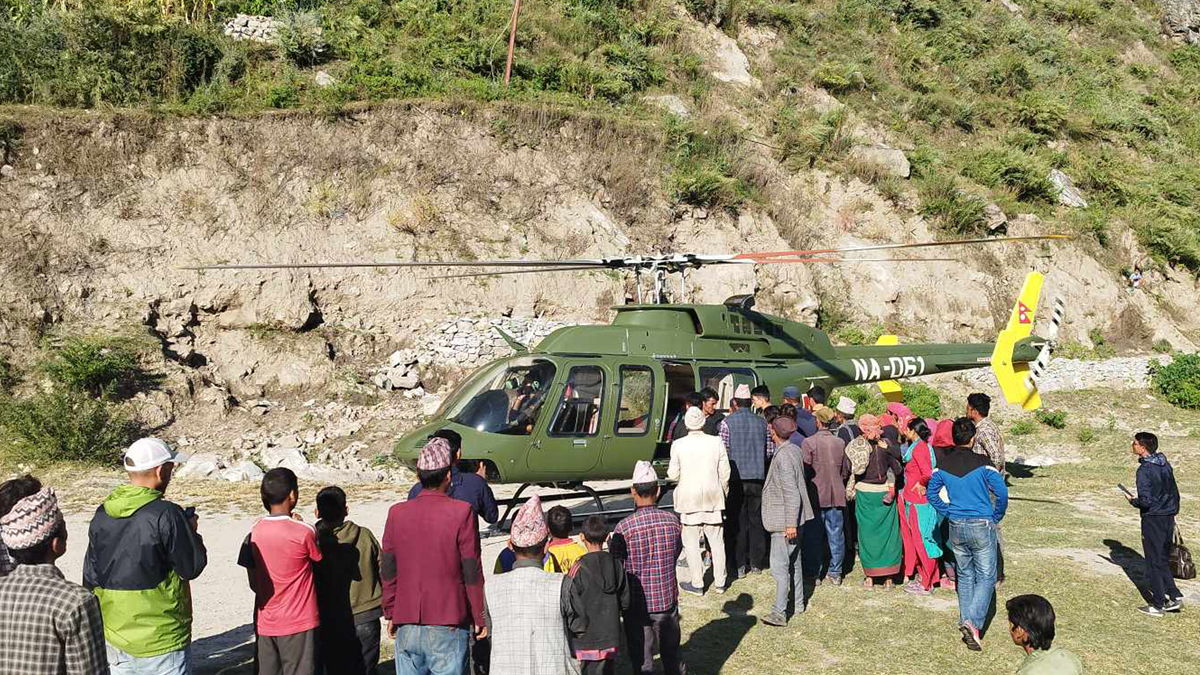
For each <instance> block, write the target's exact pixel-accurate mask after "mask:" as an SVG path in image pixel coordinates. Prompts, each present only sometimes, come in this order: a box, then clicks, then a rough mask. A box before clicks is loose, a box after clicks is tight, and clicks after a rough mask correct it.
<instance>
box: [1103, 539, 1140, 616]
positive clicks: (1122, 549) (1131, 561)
mask: <svg viewBox="0 0 1200 675" xmlns="http://www.w3.org/2000/svg"><path fill="white" fill-rule="evenodd" d="M1104 545H1105V546H1107V547H1108V555H1107V556H1103V555H1102V556H1100V557H1101V558H1103V559H1104V560H1107V561H1108V562H1110V563H1112V564H1114V565H1116V566H1118V567H1120V568H1121V571H1123V572H1124V573H1125V576H1126V577H1128V578H1129V581H1130V583H1132V584H1133V585H1134V587H1136V588H1137V590H1138V593H1141V595H1142V598H1143V599H1144V600H1145V601H1146V602H1147V603H1149V602H1151V598H1150V581H1149V579H1147V578H1146V559H1145V558H1143V557H1142V554H1141V553H1138V552H1137V551H1135V550H1133V549H1132V548H1129V547H1128V546H1126V545H1125V544H1122V543H1121V542H1119V541H1117V540H1116V539H1105V540H1104Z"/></svg>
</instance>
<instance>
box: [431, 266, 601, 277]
mask: <svg viewBox="0 0 1200 675" xmlns="http://www.w3.org/2000/svg"><path fill="white" fill-rule="evenodd" d="M608 269H612V268H611V267H609V266H607V265H593V266H591V267H583V266H580V267H537V268H534V269H528V270H502V271H498V272H468V273H466V274H446V275H443V276H437V277H421V278H422V279H466V278H469V277H498V276H503V275H506V274H538V273H540V272H599V271H601V270H608Z"/></svg>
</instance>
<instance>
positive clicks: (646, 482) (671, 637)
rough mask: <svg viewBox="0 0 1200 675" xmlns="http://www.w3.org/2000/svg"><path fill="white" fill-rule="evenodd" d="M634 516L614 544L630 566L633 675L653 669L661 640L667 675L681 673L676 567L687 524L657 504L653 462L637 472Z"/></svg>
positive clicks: (627, 621)
mask: <svg viewBox="0 0 1200 675" xmlns="http://www.w3.org/2000/svg"><path fill="white" fill-rule="evenodd" d="M632 492H633V503H634V506H635V507H636V509H635V510H634V512H633V514H632V515H630V516H628V517H627V518H625V519H624V520H622V521H621V522H620V523H618V524H617V528H616V530H615V531H614V532H613V536H612V542H611V543H610V545H609V548H610V550H611V551H612V554H613V555H614V556H616V557H617V558H618V559H619V560H621V561H622V562H624V563H625V570H626V572H627V573H628V575H629V582H630V588H631V589H632V591H633V607H632V608H631V609H630V611H629V614H628V615H626V617H625V638H626V640H627V642H628V644H629V657H630V659H631V660H632V662H633V672H634V673H652V672H653V671H654V642H655V639H656V638H657V641H658V645H659V651H660V653H661V655H662V663H663V673H664V675H679V674H680V673H681V672H682V671H681V669H680V663H679V607H678V600H679V586H678V585H677V581H676V577H675V564H676V562H677V561H678V560H679V554H680V553H681V552H682V551H683V526H682V525H680V524H679V519H678V518H676V517H675V516H674V515H673V514H670V513H667V512H666V511H663V510H661V509H659V508H658V506H656V504H657V502H658V495H659V490H658V474H656V473H655V472H654V468H653V467H652V466H650V462H646V461H639V462H638V463H637V466H636V467H635V468H634V470H633V488H632Z"/></svg>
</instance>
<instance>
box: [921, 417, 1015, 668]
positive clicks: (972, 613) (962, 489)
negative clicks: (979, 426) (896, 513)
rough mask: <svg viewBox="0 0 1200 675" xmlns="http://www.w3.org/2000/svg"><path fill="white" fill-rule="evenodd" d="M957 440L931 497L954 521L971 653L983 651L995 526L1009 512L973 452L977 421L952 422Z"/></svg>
mask: <svg viewBox="0 0 1200 675" xmlns="http://www.w3.org/2000/svg"><path fill="white" fill-rule="evenodd" d="M953 435H954V448H953V449H951V450H950V451H948V452H947V453H946V455H945V457H943V458H942V459H939V460H938V466H937V468H936V469H934V471H933V476H932V477H931V478H930V479H929V485H928V488H927V493H928V495H929V505H930V506H932V507H933V508H934V509H935V510H936V511H937V512H938V513H940V514H941V515H942V516H943V517H944V518H946V519H947V520H949V521H950V538H949V541H948V542H947V543H948V544H949V545H950V549H951V550H952V551H954V558H955V560H956V564H955V569H956V570H957V572H958V617H959V631H960V632H961V633H962V640H963V642H964V643H965V644H966V645H967V647H968V648H969V649H971V650H973V651H982V650H983V642H982V640H981V639H980V636H979V629H980V628H981V627H982V626H983V623H984V620H985V618H986V615H987V611H988V607H989V606H990V605H991V603H992V594H993V593H995V592H996V558H997V550H998V549H997V546H996V542H997V538H996V526H997V525H998V524H999V523H1000V521H1001V519H1003V518H1004V512H1005V511H1006V510H1007V509H1008V488H1007V487H1005V485H1004V477H1003V476H1001V475H1000V471H999V470H997V469H996V467H995V466H993V465H992V463H991V462H990V461H989V460H988V458H987V457H986V456H984V455H979V454H976V453H975V452H972V451H971V444H972V443H973V442H974V440H975V423H974V422H972V421H971V420H970V419H967V418H966V417H960V418H958V419H956V420H954V431H953ZM943 488H945V494H943V493H942V489H943ZM993 497H994V501H993Z"/></svg>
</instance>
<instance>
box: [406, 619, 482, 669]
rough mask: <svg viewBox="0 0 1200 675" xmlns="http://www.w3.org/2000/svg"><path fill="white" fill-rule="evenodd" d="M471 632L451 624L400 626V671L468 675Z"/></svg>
mask: <svg viewBox="0 0 1200 675" xmlns="http://www.w3.org/2000/svg"><path fill="white" fill-rule="evenodd" d="M470 635H471V633H470V631H469V630H467V629H466V628H453V627H450V626H414V625H404V626H397V627H396V675H465V673H466V672H467V647H468V645H469V644H470V641H471V640H470Z"/></svg>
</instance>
